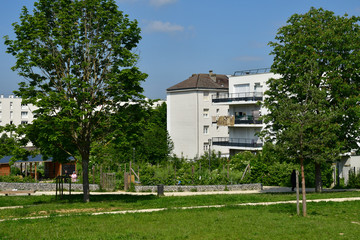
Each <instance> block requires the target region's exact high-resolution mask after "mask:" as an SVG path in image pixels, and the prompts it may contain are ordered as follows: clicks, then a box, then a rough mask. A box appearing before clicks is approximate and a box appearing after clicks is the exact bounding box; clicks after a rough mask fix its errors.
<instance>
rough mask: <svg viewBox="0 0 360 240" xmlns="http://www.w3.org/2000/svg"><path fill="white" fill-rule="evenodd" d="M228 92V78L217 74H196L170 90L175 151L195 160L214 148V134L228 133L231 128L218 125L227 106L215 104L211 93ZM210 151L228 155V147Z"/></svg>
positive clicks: (170, 126)
mask: <svg viewBox="0 0 360 240" xmlns="http://www.w3.org/2000/svg"><path fill="white" fill-rule="evenodd" d="M227 92H228V77H227V76H226V75H220V74H214V73H213V72H212V71H209V73H206V74H193V75H192V76H191V77H189V78H188V79H186V80H185V81H182V82H180V83H178V84H176V85H174V86H172V87H170V88H168V89H167V130H168V132H169V135H170V137H171V140H172V141H173V143H174V151H173V153H174V154H176V155H177V156H179V157H180V156H183V157H185V158H188V159H193V158H196V157H199V156H201V155H203V154H204V153H205V152H208V151H209V148H211V147H212V144H211V141H212V138H213V137H215V136H220V137H226V136H228V127H227V126H220V125H217V120H218V119H219V117H220V116H224V115H227V114H228V108H229V107H228V106H227V105H215V104H213V103H212V101H211V96H212V95H218V96H219V95H222V94H226V93H227ZM210 150H215V151H216V152H217V151H220V152H222V154H224V155H227V154H228V148H226V147H223V146H216V147H214V148H211V149H210Z"/></svg>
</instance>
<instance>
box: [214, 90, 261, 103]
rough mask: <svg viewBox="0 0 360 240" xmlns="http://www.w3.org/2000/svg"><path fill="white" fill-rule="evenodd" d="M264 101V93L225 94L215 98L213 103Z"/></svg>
mask: <svg viewBox="0 0 360 240" xmlns="http://www.w3.org/2000/svg"><path fill="white" fill-rule="evenodd" d="M262 100H263V93H262V92H246V93H224V94H221V95H218V96H215V95H214V96H213V98H212V102H213V103H224V102H257V101H262Z"/></svg>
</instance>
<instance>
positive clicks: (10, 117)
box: [0, 95, 37, 126]
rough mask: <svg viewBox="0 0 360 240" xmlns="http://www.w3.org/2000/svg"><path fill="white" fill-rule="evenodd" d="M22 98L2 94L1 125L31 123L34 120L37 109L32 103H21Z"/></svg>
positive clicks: (0, 105) (0, 98) (0, 103)
mask: <svg viewBox="0 0 360 240" xmlns="http://www.w3.org/2000/svg"><path fill="white" fill-rule="evenodd" d="M21 101H22V99H21V98H18V97H15V96H12V95H10V96H9V97H4V96H3V95H1V96H0V111H1V114H0V121H1V122H0V126H5V125H6V124H10V123H12V124H14V125H19V124H21V123H22V122H23V123H25V122H27V123H31V122H32V121H33V120H34V116H33V113H32V112H33V111H34V110H35V109H37V108H36V107H35V106H33V105H32V104H29V105H21Z"/></svg>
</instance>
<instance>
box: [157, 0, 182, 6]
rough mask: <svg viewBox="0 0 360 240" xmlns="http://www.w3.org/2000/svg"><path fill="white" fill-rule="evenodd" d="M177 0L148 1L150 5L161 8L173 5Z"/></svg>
mask: <svg viewBox="0 0 360 240" xmlns="http://www.w3.org/2000/svg"><path fill="white" fill-rule="evenodd" d="M176 1H177V0H150V5H152V6H155V7H162V6H164V5H167V4H172V3H175V2H176Z"/></svg>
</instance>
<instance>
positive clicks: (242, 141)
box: [212, 137, 263, 149]
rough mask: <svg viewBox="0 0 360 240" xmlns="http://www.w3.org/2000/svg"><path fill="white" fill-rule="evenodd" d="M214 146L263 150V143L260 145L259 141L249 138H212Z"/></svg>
mask: <svg viewBox="0 0 360 240" xmlns="http://www.w3.org/2000/svg"><path fill="white" fill-rule="evenodd" d="M212 143H213V145H216V146H226V147H239V148H241V147H243V148H252V149H253V148H257V149H258V148H262V146H263V143H258V142H257V139H248V138H228V137H214V138H212Z"/></svg>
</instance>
